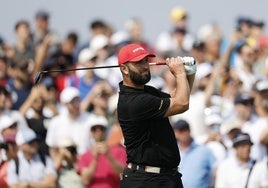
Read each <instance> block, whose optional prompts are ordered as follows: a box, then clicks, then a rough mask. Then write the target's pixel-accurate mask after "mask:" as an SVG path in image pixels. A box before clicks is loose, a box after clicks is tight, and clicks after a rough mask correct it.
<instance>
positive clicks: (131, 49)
mask: <svg viewBox="0 0 268 188" xmlns="http://www.w3.org/2000/svg"><path fill="white" fill-rule="evenodd" d="M150 57H155V55H153V54H150V53H148V52H147V51H146V50H145V49H144V48H143V47H142V46H140V45H138V44H129V45H126V46H124V47H122V48H121V49H120V51H119V54H118V64H119V66H120V70H121V73H122V76H123V81H122V82H120V83H119V88H120V91H119V99H118V119H119V122H120V125H121V127H122V131H123V135H124V139H125V146H126V151H127V167H126V168H125V169H124V171H123V173H122V175H121V187H122V188H132V187H133V188H134V187H135V188H137V187H139V188H143V187H144V188H150V187H152V188H158V187H161V188H162V187H165V188H175V187H176V188H179V187H183V185H182V181H181V174H180V173H179V172H178V166H179V163H180V154H179V149H178V146H177V141H176V139H175V135H174V132H173V129H172V127H171V125H170V122H169V119H168V117H169V116H172V115H175V114H179V113H182V112H185V111H186V110H187V109H188V108H189V97H190V91H191V88H192V85H193V81H194V76H195V72H196V65H195V64H191V63H189V64H183V61H182V58H180V57H176V58H167V59H166V64H167V66H168V67H169V70H170V72H171V73H172V74H173V75H174V77H175V79H176V90H175V91H174V93H173V94H171V95H169V94H166V93H163V92H161V91H159V90H157V89H155V88H154V87H151V86H148V85H145V84H146V83H147V82H149V80H150V78H151V75H150V69H149V62H148V60H149V58H150ZM189 59H190V60H191V57H186V60H189ZM192 59H193V58H192Z"/></svg>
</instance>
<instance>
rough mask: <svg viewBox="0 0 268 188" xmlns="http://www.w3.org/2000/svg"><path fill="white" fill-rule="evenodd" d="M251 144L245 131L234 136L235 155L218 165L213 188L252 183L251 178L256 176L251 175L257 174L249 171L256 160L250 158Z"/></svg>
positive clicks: (242, 185) (244, 185)
mask: <svg viewBox="0 0 268 188" xmlns="http://www.w3.org/2000/svg"><path fill="white" fill-rule="evenodd" d="M251 145H252V142H251V139H250V136H249V135H248V134H247V133H240V134H238V135H236V136H235V137H234V139H233V147H234V150H235V155H234V156H232V157H230V158H227V159H225V160H224V161H222V162H221V163H220V164H219V165H218V168H217V172H216V182H215V188H221V187H230V188H232V187H235V188H239V187H241V188H242V187H249V185H252V183H253V182H252V181H253V179H255V178H256V177H254V176H253V175H255V176H259V175H257V174H253V173H251V171H254V167H255V165H254V164H255V162H256V161H255V160H253V159H252V158H250V149H251ZM255 183H256V182H255ZM252 188H254V186H253V187H252Z"/></svg>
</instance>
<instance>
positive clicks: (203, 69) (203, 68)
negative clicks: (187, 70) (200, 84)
mask: <svg viewBox="0 0 268 188" xmlns="http://www.w3.org/2000/svg"><path fill="white" fill-rule="evenodd" d="M212 70H213V66H212V65H211V64H210V63H201V64H198V65H197V71H196V75H195V79H196V80H200V79H201V78H204V77H206V76H207V75H209V74H211V72H212Z"/></svg>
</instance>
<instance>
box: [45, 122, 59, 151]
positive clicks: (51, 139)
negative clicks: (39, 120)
mask: <svg viewBox="0 0 268 188" xmlns="http://www.w3.org/2000/svg"><path fill="white" fill-rule="evenodd" d="M54 122H55V119H52V120H51V121H50V123H49V126H48V129H47V135H46V143H47V145H48V146H49V147H55V146H57V143H56V141H55V133H56V130H55V123H54Z"/></svg>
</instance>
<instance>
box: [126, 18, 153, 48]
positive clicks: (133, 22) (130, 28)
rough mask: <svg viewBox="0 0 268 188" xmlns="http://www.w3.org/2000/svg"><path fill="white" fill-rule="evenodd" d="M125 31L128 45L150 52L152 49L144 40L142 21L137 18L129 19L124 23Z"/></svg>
mask: <svg viewBox="0 0 268 188" xmlns="http://www.w3.org/2000/svg"><path fill="white" fill-rule="evenodd" d="M125 29H126V31H127V33H128V36H129V39H130V41H129V42H130V43H136V44H139V45H141V46H142V47H143V48H144V49H146V50H148V51H149V52H152V47H151V45H150V44H149V42H147V41H146V40H145V39H144V30H143V24H142V21H141V20H140V19H139V18H130V19H128V20H127V21H126V22H125Z"/></svg>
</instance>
